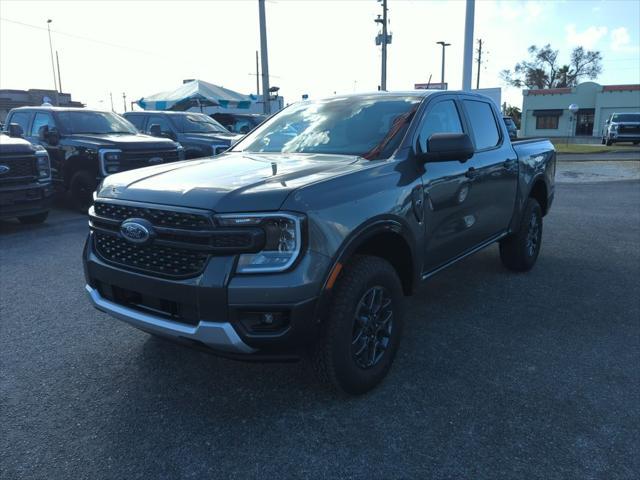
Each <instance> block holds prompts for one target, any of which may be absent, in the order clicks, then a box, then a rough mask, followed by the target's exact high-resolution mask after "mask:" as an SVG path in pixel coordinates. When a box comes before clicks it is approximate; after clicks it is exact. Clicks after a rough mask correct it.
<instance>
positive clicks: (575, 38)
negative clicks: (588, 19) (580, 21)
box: [565, 24, 608, 49]
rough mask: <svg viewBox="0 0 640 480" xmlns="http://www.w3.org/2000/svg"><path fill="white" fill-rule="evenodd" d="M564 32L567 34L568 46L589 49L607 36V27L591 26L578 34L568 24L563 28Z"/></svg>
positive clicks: (573, 26) (571, 25) (574, 28)
mask: <svg viewBox="0 0 640 480" xmlns="http://www.w3.org/2000/svg"><path fill="white" fill-rule="evenodd" d="M565 31H566V32H567V42H568V43H569V44H570V45H576V46H581V47H584V48H586V49H591V48H593V47H595V46H596V44H597V43H598V42H599V41H600V39H601V38H602V37H604V36H605V35H606V34H607V31H608V30H607V27H596V26H595V25H591V26H590V27H589V28H587V29H586V30H583V31H582V32H578V31H577V30H576V26H575V25H574V24H569V25H567V26H566V27H565Z"/></svg>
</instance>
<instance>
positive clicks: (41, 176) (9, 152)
mask: <svg viewBox="0 0 640 480" xmlns="http://www.w3.org/2000/svg"><path fill="white" fill-rule="evenodd" d="M8 130H9V131H8V134H4V133H0V219H7V218H17V219H18V220H19V221H20V222H21V223H42V222H44V221H45V220H46V219H47V216H48V215H49V208H50V205H51V198H52V196H53V187H52V185H51V165H50V164H49V155H47V151H46V150H45V149H44V148H42V147H40V146H38V145H32V144H31V143H29V142H27V141H26V140H23V139H22V138H19V137H20V135H22V128H21V127H20V126H19V125H17V124H13V125H11V124H10V125H9V127H8Z"/></svg>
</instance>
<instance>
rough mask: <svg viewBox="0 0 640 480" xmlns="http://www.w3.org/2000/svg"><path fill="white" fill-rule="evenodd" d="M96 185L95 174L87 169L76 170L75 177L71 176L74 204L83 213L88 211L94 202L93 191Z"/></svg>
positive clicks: (70, 183) (70, 188)
mask: <svg viewBox="0 0 640 480" xmlns="http://www.w3.org/2000/svg"><path fill="white" fill-rule="evenodd" d="M96 186H97V182H96V178H95V175H91V173H89V172H88V171H87V170H80V171H79V172H76V173H75V174H74V175H73V177H71V182H69V190H70V191H71V201H72V202H73V206H74V207H75V208H76V209H78V210H79V211H81V212H82V213H87V210H88V209H89V207H90V206H91V203H92V202H93V192H94V191H95V189H96Z"/></svg>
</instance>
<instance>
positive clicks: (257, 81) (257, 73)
mask: <svg viewBox="0 0 640 480" xmlns="http://www.w3.org/2000/svg"><path fill="white" fill-rule="evenodd" d="M256 97H258V98H260V66H259V64H258V50H256Z"/></svg>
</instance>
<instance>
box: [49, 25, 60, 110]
mask: <svg viewBox="0 0 640 480" xmlns="http://www.w3.org/2000/svg"><path fill="white" fill-rule="evenodd" d="M52 21H53V20H51V19H48V20H47V32H48V33H49V53H50V54H51V72H52V73H53V89H54V90H55V91H56V105H59V104H60V101H59V99H58V83H57V82H56V66H55V63H54V61H53V43H52V42H51V27H50V25H51V22H52Z"/></svg>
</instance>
